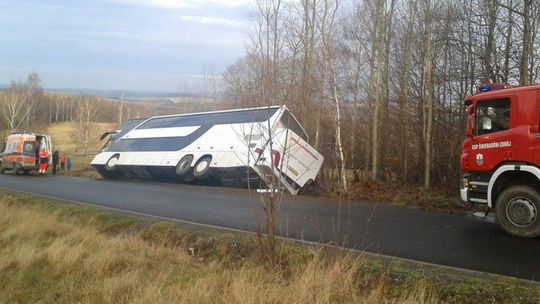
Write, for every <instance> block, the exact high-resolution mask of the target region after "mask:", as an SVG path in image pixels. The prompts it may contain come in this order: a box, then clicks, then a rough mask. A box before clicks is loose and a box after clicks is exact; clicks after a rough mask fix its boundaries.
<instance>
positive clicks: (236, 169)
mask: <svg viewBox="0 0 540 304" xmlns="http://www.w3.org/2000/svg"><path fill="white" fill-rule="evenodd" d="M323 161H324V158H323V156H322V155H321V154H320V153H319V152H317V151H316V150H315V149H314V148H313V147H312V146H311V145H309V144H308V136H307V134H306V132H305V130H304V129H303V128H302V126H301V125H300V124H299V123H298V121H297V120H296V119H295V117H294V116H293V115H292V114H291V113H290V112H289V110H288V109H287V107H286V106H272V107H262V108H252V109H238V110H229V111H215V112H205V113H192V114H181V115H168V116H156V117H151V118H148V119H137V120H130V121H128V122H126V123H125V124H124V125H123V126H122V127H121V129H120V130H118V131H116V132H115V133H114V134H113V135H112V136H111V138H110V139H109V141H108V143H107V144H106V145H105V147H104V148H103V150H102V151H101V152H100V153H99V154H98V155H97V156H96V157H95V158H94V160H93V161H92V166H93V167H94V168H96V169H97V171H98V172H99V173H100V174H101V175H102V176H103V177H105V178H113V177H118V176H138V177H158V178H159V177H169V178H171V177H172V178H179V179H182V180H184V181H185V182H192V181H196V180H202V179H206V178H211V179H213V180H217V181H219V182H221V183H222V184H225V185H228V184H231V183H236V184H240V183H241V184H244V185H245V184H246V182H252V181H254V180H258V181H262V182H264V186H266V187H268V188H272V189H276V188H279V189H286V190H288V191H289V192H290V193H292V194H297V193H298V191H299V190H300V189H301V188H302V187H304V186H306V185H307V184H309V183H310V182H312V181H314V180H315V178H316V176H317V174H318V173H319V171H320V169H321V166H322V163H323Z"/></svg>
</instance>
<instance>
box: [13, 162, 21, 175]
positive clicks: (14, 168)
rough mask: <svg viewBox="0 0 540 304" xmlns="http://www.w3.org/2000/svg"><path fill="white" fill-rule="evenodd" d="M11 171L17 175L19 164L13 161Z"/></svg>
mask: <svg viewBox="0 0 540 304" xmlns="http://www.w3.org/2000/svg"><path fill="white" fill-rule="evenodd" d="M11 171H13V174H15V175H17V174H19V166H17V164H16V163H13V167H11Z"/></svg>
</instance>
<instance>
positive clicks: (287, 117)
mask: <svg viewBox="0 0 540 304" xmlns="http://www.w3.org/2000/svg"><path fill="white" fill-rule="evenodd" d="M280 122H281V124H283V126H284V127H286V128H288V129H289V130H291V131H293V132H294V133H296V135H298V136H300V137H301V138H302V139H303V140H305V141H306V142H307V141H308V136H307V134H306V132H304V129H302V127H301V126H300V124H299V123H298V121H296V119H295V118H294V116H292V115H291V114H290V113H289V111H285V112H283V115H281V119H280Z"/></svg>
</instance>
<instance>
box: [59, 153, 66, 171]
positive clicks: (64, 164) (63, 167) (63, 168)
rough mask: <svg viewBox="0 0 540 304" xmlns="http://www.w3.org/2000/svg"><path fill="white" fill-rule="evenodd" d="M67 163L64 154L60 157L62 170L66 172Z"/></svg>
mask: <svg viewBox="0 0 540 304" xmlns="http://www.w3.org/2000/svg"><path fill="white" fill-rule="evenodd" d="M66 162H67V156H66V153H62V156H60V170H62V171H63V170H66Z"/></svg>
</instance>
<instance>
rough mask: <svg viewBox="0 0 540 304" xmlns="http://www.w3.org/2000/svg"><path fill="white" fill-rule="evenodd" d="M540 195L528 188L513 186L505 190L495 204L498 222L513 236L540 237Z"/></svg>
mask: <svg viewBox="0 0 540 304" xmlns="http://www.w3.org/2000/svg"><path fill="white" fill-rule="evenodd" d="M539 211H540V194H539V193H538V192H537V191H536V190H535V189H533V188H531V187H528V186H512V187H510V188H508V189H506V190H504V191H503V192H502V193H501V194H500V195H499V197H498V198H497V202H496V203H495V214H496V216H497V222H498V223H499V225H500V226H501V227H502V229H503V230H504V231H505V232H506V233H508V234H510V235H513V236H517V237H522V238H534V237H538V236H540V214H539Z"/></svg>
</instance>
